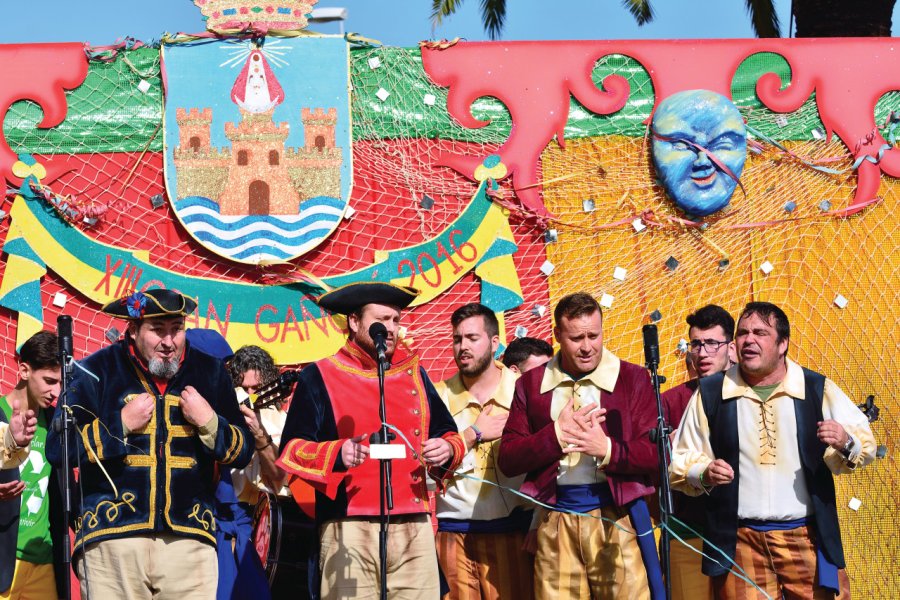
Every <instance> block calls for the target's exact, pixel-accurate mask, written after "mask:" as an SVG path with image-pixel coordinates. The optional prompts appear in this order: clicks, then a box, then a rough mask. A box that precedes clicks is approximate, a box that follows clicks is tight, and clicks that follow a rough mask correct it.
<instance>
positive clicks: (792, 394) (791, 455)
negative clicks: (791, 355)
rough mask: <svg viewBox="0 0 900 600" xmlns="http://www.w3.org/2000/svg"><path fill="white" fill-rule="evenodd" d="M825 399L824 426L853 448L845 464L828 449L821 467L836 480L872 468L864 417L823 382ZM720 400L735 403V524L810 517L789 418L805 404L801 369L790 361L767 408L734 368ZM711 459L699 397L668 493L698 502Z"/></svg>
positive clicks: (684, 429) (684, 427) (679, 439)
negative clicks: (843, 435)
mask: <svg viewBox="0 0 900 600" xmlns="http://www.w3.org/2000/svg"><path fill="white" fill-rule="evenodd" d="M823 396H824V397H823V398H822V415H823V418H824V419H825V420H829V419H832V420H834V421H837V422H838V423H840V424H841V425H842V426H843V427H844V429H845V430H846V431H847V433H848V434H849V435H850V436H851V437H852V438H853V440H854V442H855V445H854V447H853V450H852V451H851V453H850V457H849V458H848V459H845V458H844V457H843V455H841V453H840V452H838V451H837V450H835V449H834V448H831V447H828V449H827V450H826V451H825V454H824V456H823V460H824V461H825V464H827V465H828V468H829V469H830V470H831V472H832V473H834V474H836V475H837V474H840V473H847V472H850V471H852V470H853V469H855V468H856V467H857V466H863V465H866V464H868V463H870V462H872V460H873V459H874V458H875V446H876V444H875V438H874V436H873V435H872V430H871V429H870V428H869V422H868V419H866V416H865V415H864V414H863V413H862V411H860V410H859V408H857V407H856V406H855V405H854V404H853V402H852V401H851V400H850V398H848V397H847V395H846V394H845V393H844V392H843V391H841V389H840V388H839V387H838V386H837V385H836V384H835V383H834V382H833V381H831V380H830V379H826V380H825V392H824V395H823ZM722 397H723V398H737V421H738V423H737V426H738V444H739V457H740V458H739V469H740V485H739V486H738V518H741V519H762V520H772V521H789V520H793V519H799V518H802V517H806V516H809V515H810V514H812V512H813V507H812V503H811V501H810V498H809V492H808V490H807V488H806V479H805V477H804V476H803V471H802V465H801V462H800V451H799V446H798V443H797V420H796V416H795V414H794V398H798V399H801V400H805V399H806V385H805V381H804V377H803V369H802V368H801V367H800V365H798V364H797V363H795V362H793V361H792V360H790V359H788V360H787V374H786V375H785V378H784V380H783V381H782V382H781V383H780V384H779V385H778V387H777V388H775V390H774V391H773V392H772V395H771V396H769V399H768V400H767V401H766V402H763V401H762V400H760V398H759V396H757V395H756V393H755V392H754V391H753V389H752V388H751V387H750V386H749V385H747V383H745V382H744V380H743V378H741V374H740V369H739V367H738V366H733V367H731V368H730V369H729V370H728V371H727V372H726V374H725V379H724V382H723V384H722ZM714 458H715V455H714V454H713V451H712V446H711V445H710V440H709V423H708V421H707V419H706V412H705V411H704V410H703V403H702V401H701V399H700V390H699V389H698V390H697V391H696V392H694V395H693V396H692V397H691V400H690V403H689V404H688V408H687V411H686V412H685V415H684V418H683V419H682V421H681V426H680V427H679V429H678V431H677V433H676V436H675V442H674V446H673V451H672V464H671V466H670V467H669V477H670V481H671V483H672V487H673V489H677V490H679V491H681V492H684V493H686V494H688V495H691V496H697V495H699V494H701V493H702V492H703V488H702V486H701V485H700V475H701V474H702V473H703V472H704V471H705V470H706V467H707V466H708V465H709V463H711V462H712V461H713V460H714Z"/></svg>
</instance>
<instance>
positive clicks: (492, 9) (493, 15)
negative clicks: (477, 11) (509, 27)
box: [481, 0, 506, 40]
mask: <svg viewBox="0 0 900 600" xmlns="http://www.w3.org/2000/svg"><path fill="white" fill-rule="evenodd" d="M504 21H506V0H481V22H482V24H483V25H484V29H485V31H487V34H488V37H490V38H491V39H492V40H497V39H499V38H500V34H501V33H503V23H504Z"/></svg>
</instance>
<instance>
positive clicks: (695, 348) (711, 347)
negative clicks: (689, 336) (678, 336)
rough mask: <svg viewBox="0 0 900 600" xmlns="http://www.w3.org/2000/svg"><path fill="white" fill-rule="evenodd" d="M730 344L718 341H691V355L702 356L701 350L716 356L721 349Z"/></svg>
mask: <svg viewBox="0 0 900 600" xmlns="http://www.w3.org/2000/svg"><path fill="white" fill-rule="evenodd" d="M726 344H728V342H720V341H718V340H691V343H690V347H691V354H700V349H701V348H702V349H704V350H706V353H707V354H715V353H716V352H718V351H719V348H721V347H722V346H724V345H726Z"/></svg>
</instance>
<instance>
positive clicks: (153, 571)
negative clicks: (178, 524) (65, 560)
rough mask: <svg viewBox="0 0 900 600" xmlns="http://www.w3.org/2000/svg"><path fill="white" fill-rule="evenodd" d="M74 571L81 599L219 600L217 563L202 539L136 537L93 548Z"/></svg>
mask: <svg viewBox="0 0 900 600" xmlns="http://www.w3.org/2000/svg"><path fill="white" fill-rule="evenodd" d="M75 572H76V573H77V574H78V580H79V581H80V582H81V598H82V600H88V597H89V596H90V600H101V599H106V598H110V599H112V598H115V599H116V600H195V599H196V600H215V597H216V586H217V585H218V580H219V563H218V560H217V558H216V549H215V548H214V547H213V546H211V545H209V544H205V543H203V542H201V541H198V540H194V539H190V538H185V537H180V536H176V535H172V534H159V535H135V536H131V537H127V538H118V539H113V540H104V541H102V542H97V543H94V544H89V545H88V546H87V547H86V548H85V550H84V552H82V553H80V554H79V555H78V558H77V559H76V562H75Z"/></svg>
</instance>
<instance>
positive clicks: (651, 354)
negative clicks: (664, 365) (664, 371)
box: [642, 323, 659, 369]
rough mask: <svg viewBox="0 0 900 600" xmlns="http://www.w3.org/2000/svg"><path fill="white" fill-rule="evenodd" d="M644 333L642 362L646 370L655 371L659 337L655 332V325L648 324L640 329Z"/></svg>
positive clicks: (657, 364) (657, 359) (657, 362)
mask: <svg viewBox="0 0 900 600" xmlns="http://www.w3.org/2000/svg"><path fill="white" fill-rule="evenodd" d="M642 331H643V333H644V360H645V361H646V363H647V368H648V369H655V368H656V367H658V366H659V335H658V334H657V332H656V325H654V324H653V323H648V324H646V325H644V327H643V328H642Z"/></svg>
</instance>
